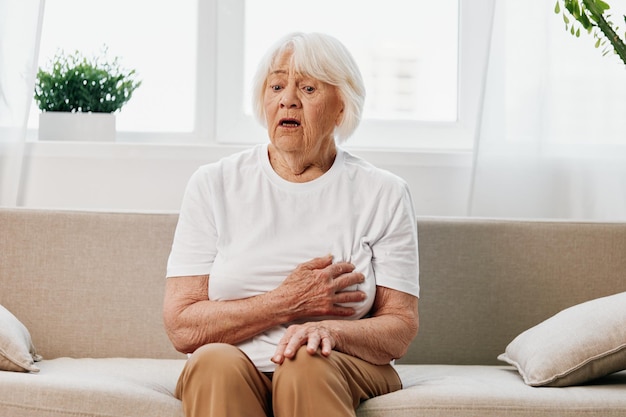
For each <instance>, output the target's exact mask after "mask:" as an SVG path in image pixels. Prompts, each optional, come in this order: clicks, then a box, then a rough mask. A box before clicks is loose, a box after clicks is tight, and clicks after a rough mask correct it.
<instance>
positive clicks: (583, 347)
mask: <svg viewBox="0 0 626 417" xmlns="http://www.w3.org/2000/svg"><path fill="white" fill-rule="evenodd" d="M498 359H499V360H502V361H504V362H507V363H509V364H511V365H513V366H515V367H516V368H517V370H518V372H519V373H520V375H521V376H522V378H523V379H524V382H525V383H526V384H528V385H531V386H552V387H564V386H569V385H578V384H582V383H585V382H588V381H590V380H592V379H596V378H599V377H601V376H605V375H608V374H611V373H613V372H617V371H621V370H624V369H626V292H623V293H619V294H614V295H610V296H607V297H602V298H597V299H594V300H591V301H587V302H585V303H582V304H578V305H575V306H573V307H570V308H567V309H565V310H563V311H561V312H559V313H557V314H556V315H554V316H552V317H551V318H549V319H547V320H545V321H544V322H542V323H539V324H538V325H536V326H534V327H532V328H530V329H528V330H526V331H525V332H523V333H521V334H520V335H519V336H517V337H516V338H515V339H514V340H513V341H512V342H511V343H510V344H509V345H508V346H507V347H506V350H505V353H503V354H501V355H500V356H498Z"/></svg>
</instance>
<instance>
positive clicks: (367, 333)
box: [272, 287, 419, 365]
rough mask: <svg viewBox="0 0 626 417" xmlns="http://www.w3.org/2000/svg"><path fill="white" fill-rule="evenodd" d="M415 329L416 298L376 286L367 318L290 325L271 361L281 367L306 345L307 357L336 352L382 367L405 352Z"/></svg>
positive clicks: (417, 319)
mask: <svg viewBox="0 0 626 417" xmlns="http://www.w3.org/2000/svg"><path fill="white" fill-rule="evenodd" d="M418 328H419V315H418V298H417V297H415V296H413V295H410V294H407V293H403V292H401V291H396V290H392V289H390V288H385V287H377V288H376V299H375V301H374V306H373V308H372V316H371V317H370V318H366V319H361V320H324V321H320V322H309V323H305V324H302V325H292V326H289V328H288V329H287V333H286V334H285V336H284V337H283V338H282V340H281V342H280V343H279V345H278V347H277V349H276V353H275V355H274V357H273V358H272V360H273V361H274V362H275V363H278V364H280V363H282V362H283V361H284V360H285V359H289V358H293V357H294V355H295V354H296V351H297V350H298V348H299V347H300V346H304V345H306V346H307V351H308V352H309V353H310V354H314V353H315V352H317V351H318V349H321V353H322V354H323V355H325V356H328V355H330V354H331V352H332V350H338V351H340V352H344V353H347V354H349V355H352V356H356V357H358V358H361V359H363V360H366V361H368V362H370V363H373V364H376V365H383V364H387V363H389V362H391V361H392V360H393V359H398V358H400V357H402V356H403V355H404V354H405V353H406V351H407V349H408V347H409V344H410V343H411V341H412V340H413V338H414V337H415V336H416V335H417V331H418Z"/></svg>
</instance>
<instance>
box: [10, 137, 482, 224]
mask: <svg viewBox="0 0 626 417" xmlns="http://www.w3.org/2000/svg"><path fill="white" fill-rule="evenodd" d="M238 149H241V148H235V147H226V146H199V145H187V146H178V145H143V144H122V143H116V144H95V143H69V142H56V143H53V142H50V143H43V142H30V143H28V146H27V149H26V158H25V164H24V175H23V177H24V183H23V187H22V192H21V196H20V205H22V206H25V207H36V208H61V209H95V210H139V211H176V210H178V208H179V206H180V202H181V198H182V195H183V192H184V188H185V184H186V183H187V180H188V178H189V176H190V175H191V174H192V173H193V171H194V170H195V169H196V168H197V167H198V166H200V165H202V164H205V163H208V162H212V161H215V160H217V159H219V158H221V157H223V156H226V155H228V154H230V153H232V152H235V151H237V150H238ZM351 151H352V152H354V153H355V154H358V155H360V156H362V157H364V158H365V159H367V160H369V161H370V162H372V163H374V164H375V165H377V166H379V167H381V168H385V169H388V170H390V171H392V172H394V173H396V174H398V175H399V176H401V177H403V178H405V179H406V180H407V182H408V183H409V185H410V187H411V191H412V194H413V198H414V203H415V208H416V212H417V214H418V215H443V216H462V215H465V214H466V212H467V211H466V206H467V199H468V193H469V186H470V176H471V154H470V153H469V152H456V153H454V152H446V153H443V152H442V153H437V152H381V151H373V150H369V151H367V150H355V149H352V150H351Z"/></svg>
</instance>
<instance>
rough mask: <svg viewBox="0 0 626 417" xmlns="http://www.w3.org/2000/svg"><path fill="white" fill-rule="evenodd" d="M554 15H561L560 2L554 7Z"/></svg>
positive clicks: (557, 0) (557, 1)
mask: <svg viewBox="0 0 626 417" xmlns="http://www.w3.org/2000/svg"><path fill="white" fill-rule="evenodd" d="M554 13H556V14H559V13H561V6H560V5H559V0H556V4H555V5H554ZM624 18H625V19H626V16H624Z"/></svg>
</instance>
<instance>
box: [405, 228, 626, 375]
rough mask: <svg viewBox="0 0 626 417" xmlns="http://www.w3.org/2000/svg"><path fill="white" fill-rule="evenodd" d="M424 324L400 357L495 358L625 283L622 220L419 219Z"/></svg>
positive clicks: (625, 237)
mask: <svg viewBox="0 0 626 417" xmlns="http://www.w3.org/2000/svg"><path fill="white" fill-rule="evenodd" d="M418 236H419V245H420V263H421V264H420V270H421V273H420V284H421V294H420V306H419V307H420V330H419V334H418V336H417V338H416V339H415V340H414V342H413V344H412V346H411V349H410V352H409V353H408V354H407V355H406V356H405V357H404V358H403V359H402V360H400V361H399V362H400V363H402V362H410V363H447V364H500V365H502V364H503V363H502V362H499V361H498V360H497V359H496V357H497V355H498V354H500V353H502V352H504V349H505V348H506V346H507V344H508V343H509V342H510V341H511V340H512V339H513V338H514V337H515V336H517V335H518V334H519V333H521V332H522V331H523V330H526V329H528V328H530V327H532V326H534V325H536V324H538V323H540V322H541V321H543V320H545V319H547V318H549V317H550V316H552V315H554V314H556V313H557V312H559V311H560V310H562V309H564V308H567V307H570V306H572V305H575V304H578V303H581V302H583V301H587V300H590V299H593V298H597V297H602V296H606V295H610V294H615V293H618V292H623V291H626V224H623V223H593V222H567V221H516V220H493V219H491V220H490V219H478V218H469V219H468V218H463V219H452V218H420V219H419V220H418Z"/></svg>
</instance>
